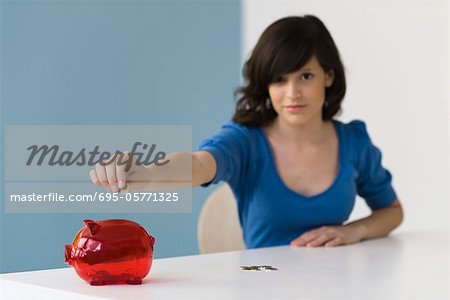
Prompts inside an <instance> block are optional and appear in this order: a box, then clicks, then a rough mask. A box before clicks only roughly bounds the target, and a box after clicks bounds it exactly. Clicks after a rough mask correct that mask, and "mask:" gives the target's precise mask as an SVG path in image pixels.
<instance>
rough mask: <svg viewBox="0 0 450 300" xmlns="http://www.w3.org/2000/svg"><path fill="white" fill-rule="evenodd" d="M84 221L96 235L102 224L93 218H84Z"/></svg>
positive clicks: (91, 232)
mask: <svg viewBox="0 0 450 300" xmlns="http://www.w3.org/2000/svg"><path fill="white" fill-rule="evenodd" d="M83 222H84V224H86V227H87V229H88V230H89V232H90V234H91V235H95V234H96V233H97V232H98V231H99V230H100V227H101V226H100V225H98V224H97V223H96V222H95V221H93V220H83Z"/></svg>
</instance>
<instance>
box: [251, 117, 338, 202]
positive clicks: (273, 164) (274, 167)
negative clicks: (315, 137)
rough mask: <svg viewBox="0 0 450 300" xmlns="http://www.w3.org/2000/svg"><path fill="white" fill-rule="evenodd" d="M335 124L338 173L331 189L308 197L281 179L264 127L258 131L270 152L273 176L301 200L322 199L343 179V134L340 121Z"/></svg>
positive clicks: (328, 188)
mask: <svg viewBox="0 0 450 300" xmlns="http://www.w3.org/2000/svg"><path fill="white" fill-rule="evenodd" d="M331 121H332V122H333V128H334V130H335V132H336V136H337V140H338V172H337V174H336V176H335V178H334V180H333V182H332V183H331V185H330V186H329V187H327V188H326V189H325V190H323V191H322V192H320V193H318V194H314V195H311V196H306V195H303V194H300V193H298V192H296V191H294V190H292V189H291V188H290V187H288V186H287V185H286V184H285V183H284V181H283V180H282V179H281V177H280V174H279V173H278V169H277V167H276V165H275V160H274V155H273V151H272V147H271V145H270V142H269V139H268V138H267V136H266V134H265V132H264V131H263V130H262V127H258V131H259V133H260V134H261V136H262V138H263V141H264V144H265V146H266V148H267V151H268V152H269V161H270V162H269V165H270V168H271V169H272V171H273V174H274V176H275V178H276V180H277V181H278V183H279V184H281V186H283V188H284V189H285V190H287V191H289V192H290V193H292V194H294V195H295V196H297V197H299V198H303V199H315V198H319V197H322V196H324V195H326V194H328V193H330V192H331V191H332V190H333V189H334V187H335V186H336V185H337V182H338V181H339V179H340V178H341V174H342V170H343V163H342V162H343V160H342V136H341V132H340V128H338V126H339V124H338V121H336V120H334V119H333V120H331Z"/></svg>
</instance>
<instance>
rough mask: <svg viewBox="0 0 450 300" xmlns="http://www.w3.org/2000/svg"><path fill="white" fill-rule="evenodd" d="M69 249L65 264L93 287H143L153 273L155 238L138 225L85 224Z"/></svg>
mask: <svg viewBox="0 0 450 300" xmlns="http://www.w3.org/2000/svg"><path fill="white" fill-rule="evenodd" d="M83 222H84V224H86V225H85V226H84V227H83V228H82V229H81V230H80V231H79V232H78V233H77V235H76V236H75V238H74V240H73V242H72V244H71V245H66V250H65V258H66V260H65V261H66V263H67V264H68V265H71V266H72V267H74V269H75V271H76V272H77V274H78V276H80V277H81V278H82V279H84V280H86V281H87V282H89V283H90V284H91V285H105V284H119V283H125V284H141V283H142V279H143V278H144V277H145V276H146V275H147V274H148V272H150V268H151V267H152V262H153V244H154V243H155V238H154V237H152V236H151V235H149V234H148V233H147V232H146V231H145V229H144V228H143V227H142V226H140V225H139V224H138V223H136V222H132V221H128V220H103V221H92V220H84V221H83Z"/></svg>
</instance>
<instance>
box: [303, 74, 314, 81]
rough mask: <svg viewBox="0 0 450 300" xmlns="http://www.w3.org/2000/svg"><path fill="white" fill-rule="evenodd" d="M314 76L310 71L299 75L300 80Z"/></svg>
mask: <svg viewBox="0 0 450 300" xmlns="http://www.w3.org/2000/svg"><path fill="white" fill-rule="evenodd" d="M313 77H314V75H313V74H312V73H303V74H302V75H301V76H300V79H301V80H311V79H312V78H313Z"/></svg>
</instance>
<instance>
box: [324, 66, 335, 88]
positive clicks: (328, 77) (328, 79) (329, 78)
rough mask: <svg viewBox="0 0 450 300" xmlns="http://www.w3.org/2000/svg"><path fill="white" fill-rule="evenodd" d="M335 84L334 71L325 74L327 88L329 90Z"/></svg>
mask: <svg viewBox="0 0 450 300" xmlns="http://www.w3.org/2000/svg"><path fill="white" fill-rule="evenodd" d="M333 82H334V70H330V71H329V72H326V73H325V86H326V87H327V88H329V87H330V86H331V85H332V84H333Z"/></svg>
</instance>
